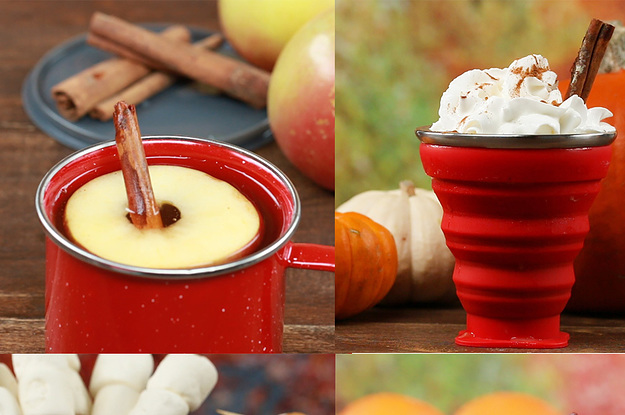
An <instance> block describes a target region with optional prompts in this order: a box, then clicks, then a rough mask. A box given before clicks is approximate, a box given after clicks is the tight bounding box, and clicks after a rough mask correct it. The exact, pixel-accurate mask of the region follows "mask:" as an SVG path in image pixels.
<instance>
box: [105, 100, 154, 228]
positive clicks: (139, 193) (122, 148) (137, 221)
mask: <svg viewBox="0 0 625 415" xmlns="http://www.w3.org/2000/svg"><path fill="white" fill-rule="evenodd" d="M115 143H116V144H117V151H118V153H119V160H120V162H121V165H122V175H123V176H124V184H125V186H126V194H127V196H128V210H129V211H130V212H129V213H130V220H131V221H132V224H133V225H135V226H136V227H137V228H139V229H144V228H147V229H159V228H162V227H163V220H162V219H161V213H160V210H159V208H158V204H157V203H156V199H155V198H154V191H153V190H152V182H151V181H150V173H149V171H148V162H147V160H146V158H145V150H144V149H143V142H142V141H141V131H140V129H139V122H138V120H137V111H136V109H135V106H134V105H128V104H126V103H125V102H118V103H117V104H116V105H115Z"/></svg>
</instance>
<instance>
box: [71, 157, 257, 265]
mask: <svg viewBox="0 0 625 415" xmlns="http://www.w3.org/2000/svg"><path fill="white" fill-rule="evenodd" d="M149 171H150V178H151V180H152V187H153V189H154V197H155V198H156V202H157V203H158V204H159V205H162V204H164V203H169V204H172V205H174V206H175V207H177V208H178V209H179V211H180V214H181V218H180V220H178V221H177V222H176V223H174V224H173V225H171V226H168V227H166V228H164V229H137V228H136V227H135V226H134V225H133V224H132V223H130V221H129V220H128V219H127V218H126V214H127V206H128V198H127V195H126V190H125V187H124V181H123V176H122V174H121V171H116V172H113V173H109V174H106V175H104V176H100V177H97V178H95V179H94V180H92V181H90V182H88V183H87V184H85V185H84V186H82V187H81V188H79V189H78V190H77V191H76V192H74V194H72V196H71V197H70V199H69V200H68V202H67V206H66V208H65V220H66V223H67V228H68V229H69V232H70V234H71V236H72V238H73V239H75V240H76V241H77V242H78V243H80V244H81V245H82V246H83V247H85V249H87V250H89V251H91V252H92V253H94V254H96V255H98V256H100V257H102V258H106V259H108V260H111V261H115V262H119V263H122V264H128V265H135V266H141V267H149V268H191V267H198V266H202V265H207V264H212V263H217V262H220V261H224V260H226V259H227V258H228V257H230V256H231V255H232V254H234V253H236V252H238V251H240V250H242V249H244V248H245V247H246V246H248V244H249V243H250V242H251V241H253V240H254V238H255V237H256V236H257V235H258V233H259V229H260V216H259V214H258V212H257V211H256V208H255V207H254V205H253V204H252V203H251V202H250V201H249V200H247V199H246V198H245V196H243V195H242V194H241V193H240V192H239V191H238V190H237V189H236V188H234V187H233V186H231V185H230V184H229V183H226V182H224V181H222V180H217V179H215V178H214V177H212V176H209V175H208V174H206V173H203V172H200V171H198V170H194V169H189V168H184V167H178V166H150V168H149Z"/></svg>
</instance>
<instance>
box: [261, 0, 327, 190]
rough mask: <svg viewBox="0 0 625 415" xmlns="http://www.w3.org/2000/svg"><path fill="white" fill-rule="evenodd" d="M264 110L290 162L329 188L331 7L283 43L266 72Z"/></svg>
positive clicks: (277, 140) (316, 181)
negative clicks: (267, 72) (267, 76)
mask: <svg viewBox="0 0 625 415" xmlns="http://www.w3.org/2000/svg"><path fill="white" fill-rule="evenodd" d="M267 112H268V114H269V125H270V126H271V130H272V131H273V135H274V137H275V139H276V142H277V143H278V145H279V146H280V149H281V150H282V152H283V153H284V154H285V155H286V157H287V158H288V159H289V160H290V161H291V163H293V164H294V165H295V166H296V167H297V168H298V169H299V170H300V171H301V172H302V173H304V174H305V175H306V176H308V177H309V178H311V179H312V180H313V181H314V182H315V183H317V184H319V185H320V186H322V187H325V188H326V189H332V190H334V9H331V10H327V11H325V12H323V13H321V14H320V15H318V16H317V17H315V18H314V19H313V20H311V21H310V22H308V23H307V24H306V25H305V26H303V27H302V28H301V29H300V30H299V31H298V32H297V33H296V34H295V35H293V37H292V38H291V40H290V41H289V43H287V45H286V46H285V48H284V50H283V51H282V53H281V54H280V57H279V58H278V61H277V62H276V66H275V68H274V70H273V73H272V75H271V81H270V83H269V93H268V103H267Z"/></svg>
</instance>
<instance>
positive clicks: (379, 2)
mask: <svg viewBox="0 0 625 415" xmlns="http://www.w3.org/2000/svg"><path fill="white" fill-rule="evenodd" d="M592 17H596V18H600V19H602V20H612V19H619V20H621V21H625V1H621V0H583V1H582V0H336V79H337V81H336V103H337V105H336V127H335V128H336V134H335V135H336V196H335V197H336V199H335V200H336V204H337V206H338V205H339V204H341V203H342V202H344V201H345V200H347V199H348V198H350V197H351V196H353V195H355V194H357V193H360V192H363V191H365V190H371V189H392V188H396V187H397V186H398V183H399V182H400V181H401V180H404V179H411V180H413V181H414V182H415V183H416V184H417V185H418V186H420V187H425V188H429V187H430V180H429V178H428V177H426V176H425V174H424V172H423V169H422V167H421V162H420V160H419V153H418V140H417V139H416V137H415V135H414V129H415V128H416V127H418V126H422V125H428V124H431V123H432V122H434V121H436V120H437V119H438V116H437V113H438V103H439V100H440V96H441V94H442V93H443V91H444V90H445V89H446V88H447V85H448V84H449V82H450V81H451V80H452V79H453V78H455V77H456V76H458V75H460V74H461V73H463V72H465V71H467V70H469V69H473V68H490V67H507V66H508V65H509V64H510V63H511V62H512V61H513V60H514V59H517V58H519V57H523V56H526V55H529V54H532V53H537V54H541V55H543V56H545V57H546V58H547V59H548V60H549V62H550V64H551V67H552V69H553V70H554V71H555V72H556V73H557V74H558V76H559V78H560V79H564V78H568V77H569V69H570V66H571V64H572V63H573V60H574V59H575V56H576V55H577V51H578V49H579V46H580V44H581V40H582V38H583V36H584V33H585V32H586V28H587V27H588V23H589V22H590V19H591V18H592Z"/></svg>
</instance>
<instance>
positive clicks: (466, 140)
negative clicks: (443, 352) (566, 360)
mask: <svg viewBox="0 0 625 415" xmlns="http://www.w3.org/2000/svg"><path fill="white" fill-rule="evenodd" d="M417 135H418V136H419V138H420V139H421V141H422V143H421V147H420V153H421V161H422V163H423V166H424V168H425V172H426V173H427V174H428V175H429V176H431V177H432V190H434V192H435V193H436V195H437V196H438V199H439V200H440V202H441V205H442V207H443V219H442V223H441V227H442V229H443V233H444V234H445V238H446V241H447V246H448V247H449V249H450V250H451V252H452V253H453V254H454V257H455V258H456V265H455V268H454V275H453V279H454V283H455V285H456V292H457V293H458V297H459V298H460V301H461V303H462V306H463V307H464V309H465V311H466V312H467V328H466V330H463V331H461V332H460V334H459V335H458V337H456V343H457V344H459V345H463V346H477V347H518V348H559V347H565V346H566V345H567V344H568V340H569V335H568V333H565V332H562V331H560V313H561V312H562V310H564V306H565V305H566V303H567V301H568V300H569V297H570V295H571V288H572V286H573V283H574V281H575V275H574V270H573V260H574V259H575V257H576V256H577V255H578V254H579V252H580V250H581V249H582V246H583V244H584V238H585V237H586V234H587V233H588V231H589V224H588V211H589V209H590V206H591V204H592V202H593V200H594V199H595V196H596V195H597V193H598V192H599V188H600V186H601V179H603V178H604V177H605V175H606V174H607V171H608V165H609V163H610V156H611V153H612V148H611V146H610V143H612V141H613V140H614V139H615V137H616V133H593V134H576V135H532V136H529V135H527V136H514V135H509V136H503V135H502V136H489V135H477V134H458V133H436V132H432V131H429V130H427V129H418V130H417Z"/></svg>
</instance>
